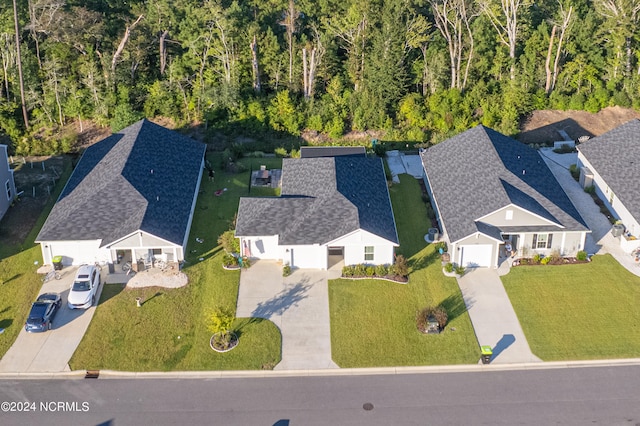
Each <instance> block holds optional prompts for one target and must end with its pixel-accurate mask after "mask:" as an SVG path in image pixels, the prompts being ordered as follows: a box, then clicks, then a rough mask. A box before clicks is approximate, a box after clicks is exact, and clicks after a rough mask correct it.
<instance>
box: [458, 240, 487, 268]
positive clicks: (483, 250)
mask: <svg viewBox="0 0 640 426" xmlns="http://www.w3.org/2000/svg"><path fill="white" fill-rule="evenodd" d="M460 251H461V252H462V253H461V254H460V263H461V264H462V265H463V266H464V267H466V268H473V267H476V266H485V267H488V266H491V253H492V252H493V246H492V245H491V244H474V245H471V246H461V247H460Z"/></svg>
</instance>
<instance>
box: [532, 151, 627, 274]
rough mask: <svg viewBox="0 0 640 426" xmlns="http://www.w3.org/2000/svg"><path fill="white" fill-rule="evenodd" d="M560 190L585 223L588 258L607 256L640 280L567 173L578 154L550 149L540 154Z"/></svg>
mask: <svg viewBox="0 0 640 426" xmlns="http://www.w3.org/2000/svg"><path fill="white" fill-rule="evenodd" d="M540 153H541V154H542V158H544V161H545V162H546V163H547V165H548V166H549V168H550V169H551V172H552V173H553V174H554V176H555V177H556V179H557V180H558V182H559V183H560V186H562V188H563V189H564V191H565V192H566V193H567V195H568V196H569V199H570V200H571V202H573V205H574V206H575V207H576V209H577V210H578V212H579V213H580V215H581V216H582V218H583V219H584V220H585V222H586V223H587V226H588V227H589V229H591V234H587V242H586V248H585V250H586V251H587V253H589V254H604V253H610V254H611V255H612V256H613V257H614V258H615V259H616V260H617V261H618V262H619V263H620V264H621V265H622V266H624V267H625V268H626V269H628V270H629V271H630V272H631V273H633V274H635V275H638V276H640V266H639V265H638V264H637V263H636V262H634V260H633V257H632V256H631V254H630V253H626V252H625V251H624V250H623V249H622V247H621V246H620V237H617V238H616V237H614V236H613V235H612V234H611V232H610V231H611V223H610V222H609V220H608V219H607V218H606V217H605V216H604V215H603V214H602V213H600V208H599V207H598V206H597V205H596V203H594V202H593V199H592V198H591V196H590V195H589V194H587V193H586V192H584V189H583V188H582V187H581V186H580V184H579V183H578V182H576V181H575V179H573V177H572V176H571V173H569V170H568V167H569V165H571V164H575V163H576V162H577V158H578V154H556V153H554V152H553V151H551V150H549V149H543V150H541V151H540Z"/></svg>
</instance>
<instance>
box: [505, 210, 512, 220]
mask: <svg viewBox="0 0 640 426" xmlns="http://www.w3.org/2000/svg"><path fill="white" fill-rule="evenodd" d="M505 219H506V220H511V219H513V210H507V215H506V217H505Z"/></svg>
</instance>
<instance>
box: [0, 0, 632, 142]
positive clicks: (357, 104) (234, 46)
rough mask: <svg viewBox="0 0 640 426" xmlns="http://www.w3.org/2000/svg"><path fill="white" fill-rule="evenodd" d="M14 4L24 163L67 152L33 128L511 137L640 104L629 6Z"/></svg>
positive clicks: (16, 96) (12, 85) (345, 1)
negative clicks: (563, 112) (550, 122)
mask: <svg viewBox="0 0 640 426" xmlns="http://www.w3.org/2000/svg"><path fill="white" fill-rule="evenodd" d="M12 2H13V7H12V4H11V2H10V1H9V0H4V1H3V2H2V3H3V4H2V8H1V9H0V59H1V63H2V68H1V69H0V76H1V78H0V132H2V133H4V134H5V138H6V136H8V137H9V138H10V139H11V141H12V144H13V149H14V150H15V151H16V152H19V153H53V152H60V151H66V150H69V149H70V147H71V146H72V144H73V140H72V139H73V137H70V138H69V137H67V138H63V139H60V138H57V139H56V138H51V137H50V138H46V137H43V135H45V136H46V135H54V134H56V132H57V131H58V129H60V128H63V127H65V125H67V127H68V124H70V123H73V124H74V126H73V127H74V128H77V131H78V132H80V131H82V128H83V123H86V122H87V121H88V120H91V121H92V122H94V123H98V124H99V125H101V126H111V128H112V129H113V130H119V129H121V128H123V127H125V126H126V125H128V124H130V123H132V122H134V121H135V120H137V119H139V118H141V117H156V116H162V117H167V118H170V119H172V120H173V121H174V122H175V123H177V124H178V126H188V125H192V124H193V123H196V124H201V125H202V128H203V129H204V128H206V129H207V133H205V134H206V135H209V136H208V137H211V136H210V135H212V134H214V133H211V132H212V131H215V132H217V133H218V134H227V135H243V136H248V137H256V136H259V135H260V136H264V135H272V136H273V135H290V136H299V135H301V134H302V132H307V133H312V134H317V135H321V136H323V137H325V138H327V140H330V141H331V140H334V141H337V140H340V139H341V138H342V137H343V136H344V135H346V134H348V133H350V132H351V133H358V132H360V133H361V134H365V133H362V132H366V131H375V134H380V135H383V136H384V138H385V139H386V140H406V141H415V142H437V141H439V140H442V139H443V138H445V137H447V136H450V135H452V134H455V133H458V132H460V131H462V130H466V129H468V128H469V127H471V126H473V125H475V124H477V123H483V124H485V125H487V126H489V127H493V128H495V129H496V130H499V131H501V132H503V133H506V134H512V135H513V134H515V133H517V131H518V122H519V119H520V118H521V117H522V116H523V115H525V114H527V113H529V112H531V111H533V110H534V109H544V108H553V109H580V110H587V111H592V112H595V111H598V110H600V109H601V108H604V107H606V106H610V105H620V106H624V107H635V108H638V107H640V96H638V95H639V88H640V84H639V83H640V49H639V48H638V47H639V42H640V26H639V25H638V18H639V16H640V0H542V1H535V2H534V1H532V0H340V1H338V0H316V1H314V0H246V1H229V0H204V1H203V0H128V1H122V0H85V1H82V0H12ZM16 18H17V19H16ZM16 31H17V34H18V36H19V40H20V42H19V43H18V44H16ZM206 138H207V136H205V139H206Z"/></svg>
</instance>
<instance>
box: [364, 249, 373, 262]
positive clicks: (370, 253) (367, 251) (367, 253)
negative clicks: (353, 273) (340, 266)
mask: <svg viewBox="0 0 640 426" xmlns="http://www.w3.org/2000/svg"><path fill="white" fill-rule="evenodd" d="M364 260H365V261H367V260H373V246H364Z"/></svg>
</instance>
